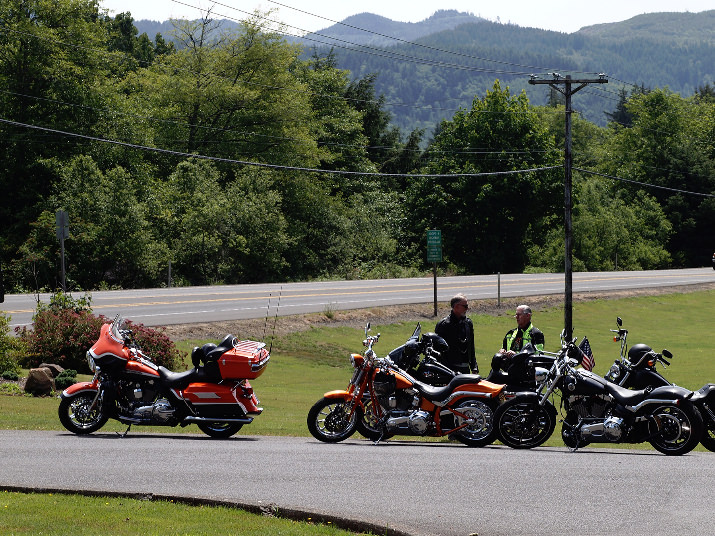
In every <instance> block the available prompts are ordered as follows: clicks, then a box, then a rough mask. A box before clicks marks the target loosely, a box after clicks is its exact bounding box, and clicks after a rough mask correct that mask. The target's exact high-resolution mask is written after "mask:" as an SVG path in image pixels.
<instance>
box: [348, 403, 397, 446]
mask: <svg viewBox="0 0 715 536" xmlns="http://www.w3.org/2000/svg"><path fill="white" fill-rule="evenodd" d="M363 405H364V406H365V411H364V412H363V416H362V419H360V420H359V421H358V422H357V423H356V425H355V426H356V429H357V431H358V432H359V433H360V434H361V435H362V436H363V437H365V438H367V439H369V440H370V441H384V440H387V439H390V438H391V437H392V436H393V435H394V434H391V433H389V432H387V431H386V430H385V429H384V428H380V427H378V426H377V418H376V416H375V414H374V413H373V411H372V400H370V399H369V398H367V399H363Z"/></svg>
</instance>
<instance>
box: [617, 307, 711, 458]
mask: <svg viewBox="0 0 715 536" xmlns="http://www.w3.org/2000/svg"><path fill="white" fill-rule="evenodd" d="M616 323H617V325H618V329H612V330H611V332H613V333H615V335H614V337H613V338H614V340H615V341H620V343H621V355H620V357H619V358H617V359H616V361H615V362H614V363H613V365H611V369H610V370H609V372H608V374H606V379H607V380H608V381H610V382H613V383H615V384H618V385H620V386H621V387H625V388H627V389H649V388H650V389H652V388H654V387H661V386H666V385H672V384H671V383H670V382H669V381H668V380H666V379H665V378H664V377H663V376H662V375H661V374H660V373H659V372H658V370H657V367H656V366H657V364H658V363H660V364H662V365H663V366H664V367H667V366H669V365H670V361H668V359H672V358H673V354H672V353H671V352H669V351H668V350H663V351H662V352H661V353H656V352H654V351H653V349H652V348H651V347H650V346H648V345H646V344H635V345H633V346H632V347H631V348H630V349H628V353H627V354H626V349H627V348H628V346H627V342H626V341H627V339H628V330H627V329H623V320H621V318H620V317H618V318H616ZM690 401H691V402H692V403H693V404H695V407H697V408H698V410H699V411H700V416H701V417H702V418H703V424H704V426H705V429H704V430H703V435H702V437H701V438H700V443H701V444H702V445H703V446H704V447H705V448H706V449H708V450H710V451H713V452H715V383H708V384H707V385H704V386H703V387H702V388H700V390H698V391H696V392H695V394H694V395H693V396H692V397H691V399H690Z"/></svg>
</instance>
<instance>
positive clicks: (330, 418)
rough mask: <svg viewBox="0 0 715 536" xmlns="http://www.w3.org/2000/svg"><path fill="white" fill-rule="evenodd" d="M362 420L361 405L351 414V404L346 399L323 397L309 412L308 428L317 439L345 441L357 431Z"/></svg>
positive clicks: (334, 441) (329, 441)
mask: <svg viewBox="0 0 715 536" xmlns="http://www.w3.org/2000/svg"><path fill="white" fill-rule="evenodd" d="M360 421H362V410H361V409H360V408H359V407H356V408H355V411H354V412H353V413H352V415H351V414H350V406H348V405H347V404H346V403H345V401H344V400H338V399H334V398H321V399H320V400H318V401H317V402H316V403H315V404H314V405H313V407H312V408H310V411H309V412H308V430H310V433H311V434H312V435H313V437H314V438H315V439H318V440H320V441H324V442H325V443H337V442H338V441H343V440H344V439H347V438H348V437H350V436H351V435H353V434H354V433H355V430H356V429H357V423H358V422H360Z"/></svg>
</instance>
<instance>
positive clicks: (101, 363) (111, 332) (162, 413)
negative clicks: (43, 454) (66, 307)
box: [59, 315, 270, 438]
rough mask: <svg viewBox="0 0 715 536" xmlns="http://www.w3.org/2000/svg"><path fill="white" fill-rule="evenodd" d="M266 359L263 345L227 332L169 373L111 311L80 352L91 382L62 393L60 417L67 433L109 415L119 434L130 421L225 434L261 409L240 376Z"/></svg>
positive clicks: (255, 373)
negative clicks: (182, 367)
mask: <svg viewBox="0 0 715 536" xmlns="http://www.w3.org/2000/svg"><path fill="white" fill-rule="evenodd" d="M269 359H270V355H269V352H268V350H267V349H266V348H265V344H264V343H262V342H255V341H249V340H238V339H236V338H235V337H234V336H233V335H227V336H226V337H225V338H224V339H223V340H222V341H221V342H220V343H219V344H218V345H216V344H213V343H208V344H205V345H204V346H202V347H196V348H194V350H193V351H192V353H191V360H192V364H193V365H194V368H192V369H191V370H188V371H186V372H171V371H170V370H168V369H166V368H165V367H162V366H157V365H155V364H154V363H153V362H152V360H151V359H150V357H149V356H147V355H146V354H144V352H142V350H141V348H139V347H138V346H137V344H136V343H135V341H134V339H133V334H132V332H131V330H129V329H125V328H124V322H123V320H122V318H121V317H120V316H119V315H117V316H116V317H115V319H114V320H113V321H112V322H110V323H106V324H104V325H103V326H102V328H101V331H100V335H99V339H98V340H97V342H95V343H94V345H93V346H92V347H91V348H90V349H89V351H88V352H87V362H88V364H89V367H90V369H91V370H92V371H93V372H94V378H93V379H92V381H90V382H80V383H75V384H74V385H71V386H69V387H68V388H67V389H65V390H64V391H63V392H62V395H61V397H60V398H61V400H60V405H59V418H60V422H61V423H62V425H63V426H64V427H65V428H67V430H69V431H70V432H73V433H75V434H89V433H92V432H94V431H96V430H99V429H100V428H101V427H102V426H104V424H105V423H106V422H107V420H108V419H116V420H118V421H119V422H121V423H123V424H126V425H128V428H127V430H126V432H124V435H126V434H127V433H128V432H129V429H130V428H131V426H132V425H134V424H136V425H151V426H177V425H179V426H182V427H183V426H187V425H189V424H196V425H197V426H198V427H199V429H200V430H201V431H202V432H204V433H205V434H207V435H209V436H211V437H216V438H226V437H230V436H232V435H233V434H235V433H236V432H238V431H239V430H240V429H241V427H242V426H243V425H244V424H249V423H251V422H252V421H253V417H252V416H253V415H259V414H260V413H261V412H262V411H263V408H261V407H259V406H258V404H259V401H258V399H257V398H256V395H255V393H254V392H253V387H252V386H251V384H250V383H249V381H248V380H249V379H251V380H252V379H255V378H258V377H259V376H260V375H261V374H262V373H263V371H264V370H265V369H266V366H267V365H268V361H269Z"/></svg>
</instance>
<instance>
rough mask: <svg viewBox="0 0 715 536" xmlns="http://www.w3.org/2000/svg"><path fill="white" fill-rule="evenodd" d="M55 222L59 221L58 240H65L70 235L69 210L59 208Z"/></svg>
mask: <svg viewBox="0 0 715 536" xmlns="http://www.w3.org/2000/svg"><path fill="white" fill-rule="evenodd" d="M55 222H56V223H57V240H64V239H66V238H69V237H70V220H69V217H68V216H67V212H65V211H64V210H58V211H57V212H56V213H55Z"/></svg>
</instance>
